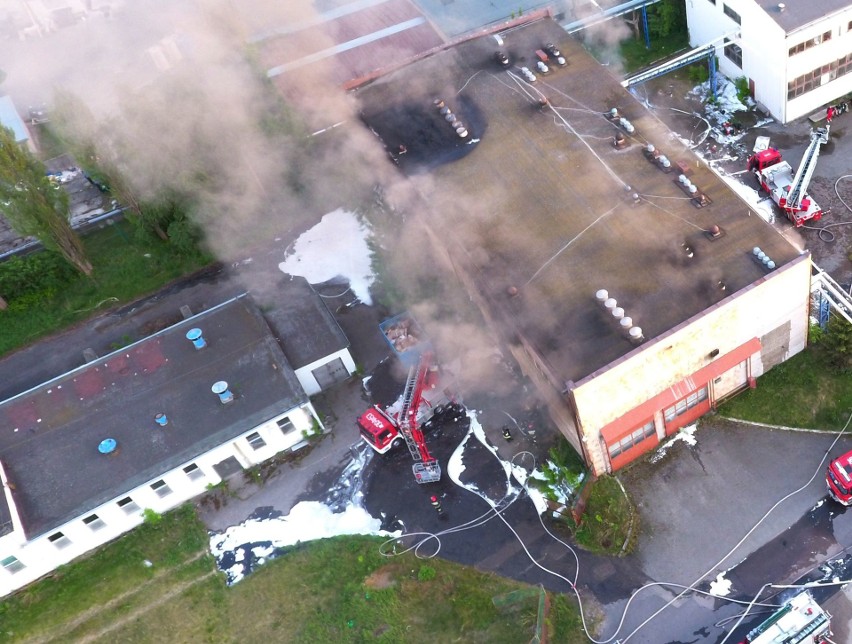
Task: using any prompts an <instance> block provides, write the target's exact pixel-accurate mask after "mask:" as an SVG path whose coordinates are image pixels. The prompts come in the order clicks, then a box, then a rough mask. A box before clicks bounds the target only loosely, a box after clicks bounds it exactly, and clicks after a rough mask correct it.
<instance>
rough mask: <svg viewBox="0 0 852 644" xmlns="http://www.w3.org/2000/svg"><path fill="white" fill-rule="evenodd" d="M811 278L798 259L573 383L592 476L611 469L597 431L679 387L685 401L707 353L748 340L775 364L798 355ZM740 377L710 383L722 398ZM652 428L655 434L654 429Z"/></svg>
mask: <svg viewBox="0 0 852 644" xmlns="http://www.w3.org/2000/svg"><path fill="white" fill-rule="evenodd" d="M810 274H811V262H810V255H803V256H801V257H800V258H798V259H797V260H796V261H794V262H793V263H791V264H787V265H786V266H782V267H781V268H779V269H777V270H775V271H774V272H772V273H770V274H768V275H767V276H766V278H764V279H761V280H759V281H758V282H757V283H756V284H754V285H752V286H750V287H748V288H747V289H745V290H743V291H740V292H739V293H735V294H733V295H732V296H730V298H729V299H727V300H724V301H722V302H720V303H719V304H717V305H715V306H714V307H712V308H710V309H708V310H707V311H705V312H704V313H703V314H701V315H700V316H698V317H696V318H693V319H692V320H689V321H687V322H685V323H684V324H682V325H680V326H679V327H677V328H676V329H674V330H672V331H670V332H669V333H667V334H665V335H663V336H660V337H658V338H655V339H651V340H649V341H647V342H645V343H644V344H642V345H640V347H639V348H638V349H637V350H635V351H633V352H632V353H630V354H628V355H627V356H626V357H625V358H622V359H621V360H620V361H617V362H615V363H613V364H611V365H609V366H608V367H606V368H604V369H603V370H602V371H600V372H598V373H597V374H593V376H592V377H590V378H588V379H586V380H584V381H581V382H579V383H577V384H576V385H575V387H574V388H573V389H572V391H571V395H572V397H573V400H574V404H575V406H576V409H577V415H578V417H579V419H580V424H581V427H580V430H581V433H582V435H583V437H584V439H585V441H584V442H585V447H586V450H587V452H588V455H589V459H590V460H591V463H592V465H593V469H594V471H595V472H596V473H601V472H605V471H608V470H609V458H608V454H606V452H605V450H604V447H603V445H602V440H601V434H600V431H601V429H602V428H604V427H606V426H611V424H612V423H614V422H616V421H619V420H620V419H621V418H623V417H624V416H625V414H628V412H630V411H632V410H634V409H635V408H637V407H638V406H639V405H641V404H642V403H645V402H646V401H649V400H651V399H653V398H654V397H656V396H658V395H660V394H661V393H662V392H665V391H666V390H667V389H669V388H673V387H675V386H677V391H678V392H679V394H680V393H682V394H683V396H685V395H686V393H687V392H689V391H691V390H696V389H698V388H700V387H702V386H704V385H705V384H706V383H703V382H694V383H692V382H691V381H689V380H688V379H689V378H690V377H691V376H693V374H695V373H696V372H698V371H699V370H701V369H702V368H704V367H707V366H708V365H710V364H711V363H712V362H713V360H714V359H715V356H714V357H711V355H712V354H713V353H714V352H715V351H718V353H716V354H715V355H716V356H720V357H723V356H725V355H726V354H729V353H731V352H734V351H735V350H736V349H737V348H739V347H741V346H743V345H745V344H746V343H748V342H749V341H753V339H754V338H758V339H761V345H762V346H763V345H764V344H771V345H772V355H773V363H774V362H777V361H778V360H777V357H778V356H779V351H780V352H781V353H780V356H781V359H782V360H783V359H787V358H789V357H790V356H792V355H794V354H796V353H798V352H799V351H801V350H802V349H803V348H804V347H805V344H806V342H807V331H808V306H809V291H810ZM788 324H789V327H786V329H788V330H786V336H785V338H784V341H781V342H780V344H779V338H780V337H781V333H780V332H779V328H781V327H785V325H788ZM782 331H784V329H782ZM773 332H774V335H772V334H773ZM769 340H771V342H769ZM763 350H764V349H762V350H761V351H763ZM749 369H750V372H751V375H752V376H755V377H756V376H759V375H761V374H762V373H763V372H764V370H765V364H764V360H763V358H762V355H757V356H755V357H753V358H752V359H751V360H750V364H749ZM746 377H747V371H746V370H744V369H743V368H742V367H741V366H740V365H739V364H738V365H736V366H734V365H732V367H731V369H730V370H729V371H728V372H727V373H725V374H724V375H723V376H722V378H723V379H722V381H721V382H720V383H714V384H720V385H721V386H722V392H723V393H728V392H730V391H731V390H732V389H734V388H735V387H737V386H740V385H742V384H744V381H745V378H746ZM685 380H686V381H687V382H686V384H684V383H683V381H685ZM712 393H713V392H712V386H711V394H712ZM717 395H718V394H717ZM683 396H680V397H683ZM602 401H605V402H602ZM655 411H660V410H655ZM633 420H635V419H625V421H624V422H625V427H624V430H625V431H628V430H630V429H631V427H630V423H631V422H633ZM646 420H647V419H644V420H643V422H645V421H646ZM657 430H658V431H657V433H658V435H659V434H660V428H659V426H658V427H657Z"/></svg>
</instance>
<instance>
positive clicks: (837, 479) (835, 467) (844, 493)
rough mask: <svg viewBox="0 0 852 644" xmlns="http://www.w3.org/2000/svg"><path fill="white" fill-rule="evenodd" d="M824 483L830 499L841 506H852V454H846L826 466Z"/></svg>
mask: <svg viewBox="0 0 852 644" xmlns="http://www.w3.org/2000/svg"><path fill="white" fill-rule="evenodd" d="M825 482H826V484H827V485H828V493H829V494H830V495H831V498H832V499H834V500H835V501H837V502H838V503H842V504H843V505H852V452H846V453H845V454H844V455H843V456H840V457H838V458H835V459H834V460H833V461H831V462H830V463H829V464H828V471H827V472H826V473H825Z"/></svg>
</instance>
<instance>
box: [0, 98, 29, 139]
mask: <svg viewBox="0 0 852 644" xmlns="http://www.w3.org/2000/svg"><path fill="white" fill-rule="evenodd" d="M0 125H2V126H3V127H7V128H9V129H10V130H12V132H14V134H15V141H17V142H18V143H23V142H24V141H29V140H30V132H29V130H27V126H26V125H25V124H24V121H23V119H21V115H20V114H18V110H17V109H15V104H14V103H13V102H12V98H11V97H10V96H0Z"/></svg>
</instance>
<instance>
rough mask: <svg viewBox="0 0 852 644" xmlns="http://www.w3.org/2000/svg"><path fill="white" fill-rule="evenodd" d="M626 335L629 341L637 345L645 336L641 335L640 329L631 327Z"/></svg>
mask: <svg viewBox="0 0 852 644" xmlns="http://www.w3.org/2000/svg"><path fill="white" fill-rule="evenodd" d="M628 335H629V336H630V340H631V341H632V342H635V343H636V344H639V343H640V342H642V340H644V339H645V336H644V335H642V328H641V327H638V326H634V327H632V328H631V329H630V331H629V332H628Z"/></svg>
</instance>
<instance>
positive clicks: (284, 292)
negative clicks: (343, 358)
mask: <svg viewBox="0 0 852 644" xmlns="http://www.w3.org/2000/svg"><path fill="white" fill-rule="evenodd" d="M345 289H346V287H345V286H342V287H341V289H340V290H341V291H343V290H345ZM266 319H267V320H268V321H269V326H270V327H272V331H273V332H274V333H275V335H276V337H277V338H278V341H279V342H280V343H281V345H282V346H283V347H284V354H285V355H286V356H287V360H288V361H289V362H290V364H291V365H292V367H293V368H294V369H299V368H301V367H304V366H305V365H309V364H311V363H312V362H316V361H317V360H321V359H323V358H325V357H327V356H329V355H331V354H332V353H335V352H337V351H340V350H341V349H346V348H347V347H348V346H349V340H348V339H347V338H346V334H345V333H343V330H342V329H341V328H340V325H338V324H337V320H335V319H334V316H333V315H332V314H331V311H329V310H328V307H327V306H326V305H325V302H324V301H323V299H322V298H321V297H320V295H319V294H318V293H317V292H316V291H314V289H313V288H312V287H311V285H310V284H308V281H307V280H306V279H305V278H304V277H295V276H294V277H292V278H291V279H289V280H287V281H286V282H284V283H283V284H280V285H279V287H278V289H277V290H276V302H275V308H274V309H273V310H271V311H268V312H267V313H266Z"/></svg>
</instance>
